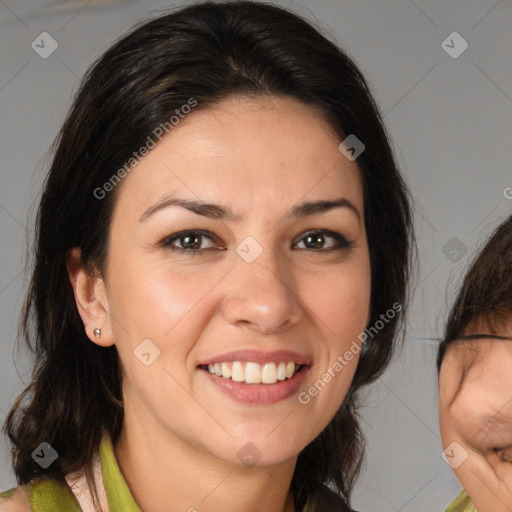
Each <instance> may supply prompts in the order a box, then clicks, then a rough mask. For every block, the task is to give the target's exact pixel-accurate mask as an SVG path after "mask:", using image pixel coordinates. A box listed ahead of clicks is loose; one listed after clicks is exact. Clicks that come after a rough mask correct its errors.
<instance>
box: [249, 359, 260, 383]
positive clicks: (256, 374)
mask: <svg viewBox="0 0 512 512" xmlns="http://www.w3.org/2000/svg"><path fill="white" fill-rule="evenodd" d="M245 382H246V383H247V384H259V383H260V382H261V366H260V365H259V364H258V363H247V364H246V365H245Z"/></svg>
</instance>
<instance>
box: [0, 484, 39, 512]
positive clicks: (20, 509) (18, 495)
mask: <svg viewBox="0 0 512 512" xmlns="http://www.w3.org/2000/svg"><path fill="white" fill-rule="evenodd" d="M0 512H32V508H31V507H30V503H29V499H28V493H27V490H26V488H25V486H23V485H19V486H18V487H14V488H13V489H11V490H9V491H6V492H0Z"/></svg>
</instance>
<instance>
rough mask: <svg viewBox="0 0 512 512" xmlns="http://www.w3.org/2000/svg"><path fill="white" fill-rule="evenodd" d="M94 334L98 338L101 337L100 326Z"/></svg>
mask: <svg viewBox="0 0 512 512" xmlns="http://www.w3.org/2000/svg"><path fill="white" fill-rule="evenodd" d="M94 336H95V337H96V338H99V337H100V336H101V329H100V328H99V327H96V329H94Z"/></svg>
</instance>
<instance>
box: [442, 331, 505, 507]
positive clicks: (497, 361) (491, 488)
mask: <svg viewBox="0 0 512 512" xmlns="http://www.w3.org/2000/svg"><path fill="white" fill-rule="evenodd" d="M471 334H476V333H471ZM498 334H499V335H501V336H505V337H510V336H511V334H512V329H507V330H505V331H504V332H500V333H498ZM511 341H512V340H510V339H508V340H496V339H489V338H485V339H482V340H471V341H468V342H463V343H458V342H456V343H454V344H453V345H452V346H451V347H450V348H449V349H448V351H447V353H446V355H445V358H444V360H443V364H442V366H441V371H440V380H439V388H440V403H439V415H440V426H441V437H442V440H443V447H444V448H445V449H446V448H447V447H448V446H449V445H450V444H451V443H452V442H456V443H458V445H459V446H456V445H455V450H454V451H453V452H452V448H453V445H452V447H451V448H450V449H449V453H450V454H452V453H453V455H454V457H459V459H458V460H457V459H455V458H452V460H453V461H454V463H455V465H458V464H457V463H458V462H459V461H462V459H463V458H464V457H465V453H464V451H465V452H467V458H466V459H465V460H464V461H463V462H462V464H460V465H459V466H458V467H457V468H455V467H454V466H452V468H453V469H454V472H455V474H456V476H457V478H458V479H459V481H460V482H461V484H462V486H463V487H464V489H465V490H466V492H467V493H468V494H469V496H470V498H471V500H472V502H473V504H474V505H475V507H476V508H477V509H478V511H479V512H509V511H511V510H512V373H511V372H510V368H512V343H511ZM463 372H464V373H465V378H464V382H463V384H462V386H461V387H460V390H459V392H458V393H457V394H456V390H457V388H458V387H459V382H460V379H461V376H462V373H463ZM455 394H456V395H455ZM450 404H451V405H450Z"/></svg>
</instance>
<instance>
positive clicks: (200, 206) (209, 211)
mask: <svg viewBox="0 0 512 512" xmlns="http://www.w3.org/2000/svg"><path fill="white" fill-rule="evenodd" d="M170 206H180V207H182V208H186V209H187V210H189V211H191V212H194V213H196V214H197V215H202V216H204V217H208V218H210V219H217V220H226V221H231V222H239V221H241V220H242V219H243V216H241V215H238V214H235V213H234V212H233V211H232V210H231V209H230V208H228V207H225V206H221V205H218V204H213V203H205V202H203V201H194V200H191V199H182V198H179V197H165V198H163V199H161V200H160V201H158V203H156V204H155V205H153V206H151V207H150V208H148V209H147V210H146V211H145V212H144V213H143V214H142V215H141V216H140V218H139V222H144V221H145V220H147V219H148V218H149V217H150V216H151V215H153V214H155V213H156V212H158V211H160V210H163V209H164V208H169V207H170ZM333 208H347V209H348V210H350V211H352V212H353V213H354V214H355V215H356V217H357V218H358V219H359V220H361V214H360V213H359V210H358V209H357V207H356V206H355V205H354V204H353V203H352V202H351V201H349V200H348V199H346V198H344V197H338V198H336V199H329V200H320V201H308V202H305V203H300V204H298V205H295V206H294V207H293V208H292V209H291V210H290V211H289V212H288V213H287V216H288V217H294V218H300V217H306V216H308V215H313V214H316V213H323V212H327V211H329V210H331V209H333Z"/></svg>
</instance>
